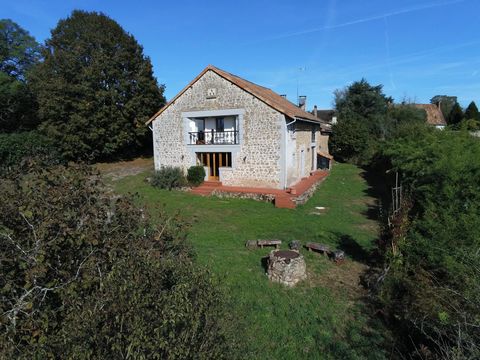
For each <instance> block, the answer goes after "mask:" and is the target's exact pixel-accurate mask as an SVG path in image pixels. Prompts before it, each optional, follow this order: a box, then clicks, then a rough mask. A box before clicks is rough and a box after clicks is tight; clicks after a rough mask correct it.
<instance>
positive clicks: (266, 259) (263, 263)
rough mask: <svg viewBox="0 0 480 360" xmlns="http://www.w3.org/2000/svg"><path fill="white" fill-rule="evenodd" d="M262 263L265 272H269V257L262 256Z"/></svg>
mask: <svg viewBox="0 0 480 360" xmlns="http://www.w3.org/2000/svg"><path fill="white" fill-rule="evenodd" d="M260 263H261V265H262V268H263V270H264V271H265V272H267V270H268V255H266V256H262V258H261V259H260Z"/></svg>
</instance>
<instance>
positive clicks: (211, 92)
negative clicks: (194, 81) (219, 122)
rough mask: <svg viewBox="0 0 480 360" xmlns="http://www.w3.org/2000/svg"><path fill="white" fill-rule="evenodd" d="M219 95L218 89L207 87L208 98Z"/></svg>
mask: <svg viewBox="0 0 480 360" xmlns="http://www.w3.org/2000/svg"><path fill="white" fill-rule="evenodd" d="M216 97H217V89H215V88H208V89H207V99H215V98H216Z"/></svg>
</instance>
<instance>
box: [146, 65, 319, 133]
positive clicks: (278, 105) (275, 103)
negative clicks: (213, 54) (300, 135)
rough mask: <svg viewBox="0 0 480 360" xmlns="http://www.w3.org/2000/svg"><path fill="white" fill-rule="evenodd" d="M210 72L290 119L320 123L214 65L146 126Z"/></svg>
mask: <svg viewBox="0 0 480 360" xmlns="http://www.w3.org/2000/svg"><path fill="white" fill-rule="evenodd" d="M208 71H213V72H215V73H216V74H217V75H218V76H220V77H222V78H224V79H225V80H227V81H229V82H230V83H232V84H233V85H235V86H238V87H239V88H240V89H242V90H243V91H246V92H248V93H250V94H251V95H253V96H254V97H256V98H257V99H258V100H260V101H262V102H264V103H265V104H267V105H268V106H270V107H271V108H273V109H275V110H277V111H279V112H281V113H282V114H285V115H287V116H288V117H290V118H300V119H304V120H311V121H315V122H319V123H320V121H319V119H318V118H317V117H316V116H314V115H312V114H311V113H309V112H307V111H306V110H303V109H301V108H300V107H298V106H297V105H295V104H294V103H292V102H290V101H289V100H288V99H286V98H283V97H282V96H280V95H279V94H277V93H276V92H275V91H273V90H272V89H269V88H267V87H264V86H261V85H258V84H255V83H253V82H251V81H249V80H246V79H243V78H241V77H240V76H237V75H235V74H232V73H229V72H227V71H225V70H222V69H220V68H217V67H216V66H214V65H211V64H209V65H207V67H206V68H205V69H203V71H202V72H201V73H200V74H198V75H197V76H196V77H195V78H194V79H193V80H192V81H190V83H189V84H188V85H187V86H185V87H184V88H183V89H182V90H181V91H180V92H179V93H178V94H177V95H175V96H174V97H173V98H172V99H171V100H170V101H169V102H168V103H167V104H166V105H165V106H164V107H162V108H161V109H160V110H159V111H157V113H155V115H153V116H152V117H151V118H150V119H149V120H148V121H147V122H146V123H145V124H146V125H148V124H150V123H151V122H152V121H153V120H154V119H155V118H156V117H158V116H159V115H160V114H161V113H162V112H163V111H165V110H166V109H167V108H168V107H169V106H170V105H171V104H173V103H174V102H175V100H177V99H178V98H179V97H180V96H181V95H182V94H183V93H184V92H185V91H187V89H189V88H190V87H191V86H193V84H195V83H196V82H197V81H198V80H199V79H200V78H201V77H202V76H203V75H204V74H205V73H206V72H208Z"/></svg>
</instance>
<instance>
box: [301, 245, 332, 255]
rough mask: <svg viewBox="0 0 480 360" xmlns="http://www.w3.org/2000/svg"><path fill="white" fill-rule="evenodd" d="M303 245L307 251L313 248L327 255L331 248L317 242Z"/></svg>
mask: <svg viewBox="0 0 480 360" xmlns="http://www.w3.org/2000/svg"><path fill="white" fill-rule="evenodd" d="M305 247H306V248H307V249H308V251H312V250H315V251H318V252H321V253H322V254H323V255H328V254H330V253H331V250H330V248H329V247H328V246H327V245H323V244H319V243H314V242H309V243H307V244H306V245H305Z"/></svg>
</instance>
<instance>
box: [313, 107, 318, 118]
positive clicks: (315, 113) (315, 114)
mask: <svg viewBox="0 0 480 360" xmlns="http://www.w3.org/2000/svg"><path fill="white" fill-rule="evenodd" d="M313 115H314V116H315V117H317V105H314V106H313Z"/></svg>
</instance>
